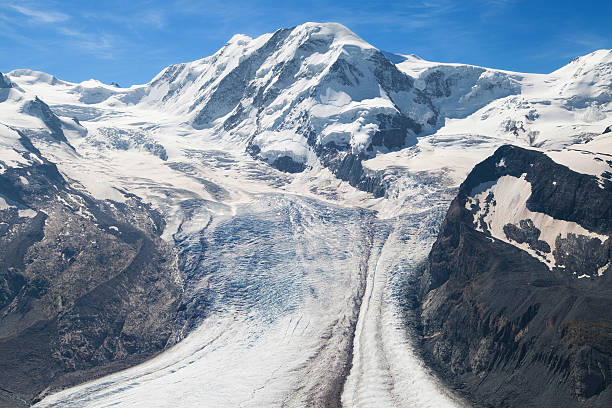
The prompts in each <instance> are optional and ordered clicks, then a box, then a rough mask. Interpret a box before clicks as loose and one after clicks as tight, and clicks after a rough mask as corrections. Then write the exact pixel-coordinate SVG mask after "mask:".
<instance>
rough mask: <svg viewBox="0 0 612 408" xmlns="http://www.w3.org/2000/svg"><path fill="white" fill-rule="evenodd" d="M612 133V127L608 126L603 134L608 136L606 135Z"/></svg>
mask: <svg viewBox="0 0 612 408" xmlns="http://www.w3.org/2000/svg"><path fill="white" fill-rule="evenodd" d="M610 132H612V126H608V127H607V128H605V129H604V131H603V132H602V134H606V133H610Z"/></svg>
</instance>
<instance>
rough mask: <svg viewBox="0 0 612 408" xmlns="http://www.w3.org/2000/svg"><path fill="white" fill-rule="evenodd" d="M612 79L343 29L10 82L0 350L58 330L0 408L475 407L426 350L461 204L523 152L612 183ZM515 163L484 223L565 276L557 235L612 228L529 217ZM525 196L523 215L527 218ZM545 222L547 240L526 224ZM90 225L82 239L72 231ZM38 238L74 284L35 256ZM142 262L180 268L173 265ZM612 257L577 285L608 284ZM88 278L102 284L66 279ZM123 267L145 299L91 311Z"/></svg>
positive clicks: (602, 184)
mask: <svg viewBox="0 0 612 408" xmlns="http://www.w3.org/2000/svg"><path fill="white" fill-rule="evenodd" d="M611 84H612V50H600V51H596V52H594V53H592V54H589V55H586V56H583V57H580V58H577V59H575V60H574V61H572V62H570V63H569V64H568V65H567V66H565V67H563V68H561V69H559V70H557V71H555V72H553V73H551V74H524V73H515V72H508V71H502V70H496V69H488V68H483V67H476V66H471V65H464V64H448V63H434V62H429V61H425V60H422V59H420V58H419V57H416V56H414V55H407V56H398V55H394V54H390V53H386V52H382V51H380V50H378V49H376V48H375V47H373V46H371V45H370V44H368V43H367V42H365V41H364V40H362V39H361V38H359V37H358V36H356V35H355V34H354V33H352V32H351V31H350V30H349V29H347V28H346V27H344V26H342V25H340V24H336V23H324V24H319V23H306V24H303V25H300V26H297V27H294V28H291V29H282V30H279V31H277V32H275V33H273V34H264V35H262V36H260V37H257V38H250V37H247V36H244V35H236V36H234V37H232V38H231V39H230V41H229V42H228V43H227V44H226V45H225V46H224V47H223V48H221V49H220V50H219V51H218V52H217V53H215V54H214V55H212V56H209V57H206V58H203V59H201V60H197V61H193V62H188V63H181V64H177V65H172V66H170V67H168V68H166V69H164V70H163V71H162V72H160V73H159V74H158V75H157V76H156V77H155V78H153V80H152V81H151V82H149V83H147V84H144V85H135V86H132V87H130V88H120V87H118V86H116V84H113V85H107V84H104V83H101V82H99V81H96V80H93V79H92V80H89V81H84V82H82V83H79V84H75V83H70V82H66V81H63V80H61V79H57V78H55V77H53V76H52V75H49V74H46V73H41V72H36V71H31V70H25V69H22V70H16V71H12V72H10V73H6V74H0V214H2V215H3V217H4V215H6V217H8V218H6V219H4V218H3V219H2V222H1V223H0V233H1V234H3V235H2V236H3V237H5V238H6V242H7V244H6V245H9V244H10V243H11V242H13V241H14V242H20V243H21V244H19V245H18V247H19V248H21V249H20V250H19V251H21V252H19V254H21V255H20V257H21V258H19V259H17V261H15V262H13V263H11V264H10V265H8V264H7V265H6V268H5V269H6V271H7V272H6V274H5V275H6V276H5V275H2V279H3V280H2V281H0V288H1V289H2V290H1V291H0V294H1V295H2V297H1V298H0V299H2V301H3V303H0V306H1V307H2V309H0V313H2V317H0V327H1V328H2V329H1V330H0V332H2V333H9V334H8V335H5V336H2V337H0V350H11V353H14V350H19V347H16V346H15V345H18V344H20V343H21V342H23V341H25V339H28V338H30V337H31V336H30V334H31V333H32V332H33V331H34V330H39V329H40V327H45V328H48V330H46V331H45V330H43V331H42V333H45V335H46V336H49V337H48V341H45V342H40V343H32V344H30V343H28V344H30V346H29V347H30V348H31V350H30V349H27V350H22V351H21V352H23V353H26V352H32V350H34V354H36V353H38V354H36V355H37V356H40V359H39V360H38V361H39V365H40V366H41V367H45V370H46V371H45V373H46V374H45V375H44V376H43V375H41V376H35V377H32V376H31V375H30V372H29V371H28V370H29V369H30V368H29V367H30V366H24V367H17V368H15V364H14V361H17V360H19V359H20V358H26V357H25V356H24V354H19V353H17V354H15V355H14V357H15V359H16V360H10V361H9V360H5V361H7V362H6V363H2V362H0V364H4V365H3V366H2V369H4V370H5V372H11V373H12V374H11V375H7V376H0V387H1V390H8V391H1V390H0V391H1V392H0V401H4V400H3V399H2V398H4V399H6V400H7V401H9V400H10V401H12V402H11V403H14V404H19V403H20V402H19V401H20V400H27V401H32V400H39V399H42V398H44V399H43V400H42V401H41V402H40V405H41V406H107V405H110V404H115V403H117V404H123V405H129V406H135V405H140V406H151V405H155V404H161V405H171V404H179V405H183V406H201V405H207V404H208V405H211V406H237V405H244V406H276V405H283V404H284V405H290V406H339V405H343V406H368V405H369V404H372V403H373V402H376V405H378V406H387V405H388V406H403V405H408V406H435V407H439V406H461V405H463V404H465V401H464V400H463V398H462V397H461V396H458V395H457V394H456V393H455V392H453V391H451V390H450V389H449V388H447V387H446V386H444V385H442V384H441V383H440V382H439V381H438V380H437V379H436V377H435V376H432V375H431V373H430V371H429V370H428V368H427V366H426V365H425V363H424V362H423V360H422V359H421V357H420V356H419V353H418V347H417V344H418V339H419V337H418V336H419V334H418V327H419V326H420V324H419V321H420V315H419V313H418V311H417V309H415V307H417V306H415V305H417V300H416V299H417V298H418V294H417V293H416V292H417V289H416V288H417V287H418V285H417V283H415V282H417V281H418V280H419V279H420V277H419V276H420V273H421V272H422V267H421V264H422V262H423V261H424V260H425V259H426V257H427V254H428V252H429V249H430V247H431V245H432V244H433V242H434V241H435V239H436V234H437V232H438V228H439V226H440V223H441V222H442V219H443V218H444V214H445V212H446V209H447V208H448V206H449V204H450V203H451V201H452V200H453V198H454V196H455V194H456V193H457V192H458V191H461V190H460V188H459V187H460V184H461V183H462V182H463V180H464V179H465V178H466V176H467V175H468V173H470V171H471V170H472V168H473V167H474V165H475V164H477V163H478V162H481V161H482V160H484V159H485V158H486V157H488V156H489V155H491V154H492V153H493V152H494V151H495V150H496V149H497V148H499V147H500V146H502V145H505V144H514V145H518V146H523V147H528V148H532V149H537V150H539V151H542V152H544V153H545V154H546V155H547V156H548V157H549V158H551V159H552V160H553V161H555V162H557V163H560V164H562V165H565V166H568V167H570V168H571V169H572V170H574V171H576V172H578V173H581V174H585V177H589V180H591V179H592V180H593V183H595V185H597V186H599V187H598V188H601V189H602V190H603V191H608V190H609V188H610V186H609V184H610V183H609V180H610V176H611V175H612V173H611V170H612V167H611V166H610V160H611V159H610V158H611V157H612V150H611V148H610V146H611V145H612V133H605V134H602V132H604V130H605V129H606V127H608V126H610V125H612V85H611ZM497 164H499V166H501V167H502V168H503V163H497ZM41 166H42V168H44V169H48V168H56V170H57V174H56V173H53V172H52V173H49V174H46V173H44V172H42V173H41V170H40V169H41ZM45 166H46V167H45ZM54 166H55V167H54ZM527 170H529V169H525V172H526V173H529V172H528V171H527ZM517 171H518V172H519V173H520V171H519V170H516V171H515V172H514V173H513V175H512V177H514V178H513V179H512V180H510V181H508V180H507V179H503V180H502V179H500V180H501V181H498V183H497V184H491V185H487V186H486V188H485V186H483V188H482V189H481V190H482V191H480V190H479V191H478V192H474V194H472V195H471V196H470V197H471V200H472V201H470V202H469V203H467V204H466V205H469V206H470V209H472V210H473V212H474V214H475V215H474V217H475V218H474V219H478V220H481V219H482V220H481V221H478V222H480V224H478V226H476V227H475V228H476V230H478V231H480V232H481V233H482V232H484V231H488V232H489V233H490V235H491V239H497V240H501V241H503V242H505V243H506V244H508V245H510V246H512V247H513V248H516V250H518V251H522V252H520V253H521V254H523V255H524V256H527V257H529V259H532V262H536V263H540V264H542V265H545V266H546V267H547V268H546V270H548V271H551V273H552V271H556V272H555V273H557V272H558V271H557V269H559V268H560V267H561V266H562V265H561V263H563V262H565V261H566V259H565V258H563V259H565V261H564V260H562V258H558V257H556V256H554V250H556V248H557V247H556V245H557V233H558V232H559V231H561V232H564V233H572V234H579V235H580V234H582V235H584V236H588V237H589V239H599V240H600V241H602V242H603V241H604V235H605V234H607V233H608V232H607V230H603V229H602V230H598V229H597V228H595V229H593V227H592V226H590V225H583V224H584V223H582V224H581V223H580V222H577V221H572V222H573V224H572V225H571V226H570V227H568V226H567V225H566V224H567V223H569V221H568V220H565V219H564V218H563V216H559V215H558V214H557V215H555V214H552V215H551V214H549V218H546V217H544V216H541V217H539V216H538V217H536V216H533V214H532V213H530V212H529V211H532V212H533V211H535V212H537V211H536V210H533V208H532V207H530V204H529V203H530V202H531V201H530V197H531V195H532V194H533V193H534V191H535V190H534V189H533V187H532V189H531V190H530V189H529V188H527V187H526V184H525V183H528V181H526V179H525V178H521V177H522V176H521V174H522V173H521V174H519V173H516V172H517ZM515 173H516V174H515ZM541 177H542V180H543V181H542V183H547V182H548V181H550V183H553V182H556V183H558V185H562V184H563V180H560V179H559V180H557V179H554V180H552V179H551V180H548V179H547V178H546V177H548V176H547V175H541ZM515 179H516V180H515ZM489 181H490V180H489ZM24 186H25V187H24ZM27 186H30V187H27ZM35 186H38V188H37V189H34V188H33V187H35ZM54 186H55V187H54ZM43 187H44V188H43ZM22 190H23V192H22V193H19V194H21V195H19V194H17V195H16V194H14V193H13V192H14V191H22ZM11 194H12V195H11ZM490 195H492V196H494V197H497V199H496V200H497V206H491V205H490V200H489V196H490ZM22 196H23V197H22ZM516 200H522V201H521V202H520V203H519V204H521V205H522V207H521V208H522V211H523V212H520V213H516V214H514V213H513V214H509V212H510V210H508V208H507V207H508V206H509V205H510V204H509V203H514V202H515V201H516ZM512 205H513V204H512ZM523 207H524V208H523ZM527 215H529V217H527ZM36 217H38V218H36ZM526 218H532V221H533V225H532V224H529V225H526V224H525V225H523V224H524V223H522V221H523V220H524V219H526ZM43 219H45V220H46V221H42V220H43ZM32 220H36V222H38V224H36V225H34V224H33V223H34V221H32ZM564 222H565V223H566V224H564ZM79 223H80V224H79ZM506 224H510V225H513V226H514V229H512V231H514V234H512V233H511V234H510V236H509V235H507V233H506V229H507V228H505V226H506ZM570 224H571V223H570ZM574 224H575V225H574ZM130 225H131V226H130ZM60 226H64V227H63V228H64V229H62V228H60ZM26 227H27V228H26ZM531 227H533V228H537V229H538V230H540V231H541V235H540V236H539V238H538V239H536V240H535V243H532V242H531V241H530V240H527V239H522V238H520V237H522V236H523V235H525V231H524V230H525V229H530V230H531V229H533V228H531ZM549 227H551V228H550V229H549ZM79 228H80V229H79ZM478 228H480V229H478ZM24 231H26V232H27V231H31V233H30V235H28V234H26V233H24ZM585 231H586V232H585ZM85 232H86V233H85ZM77 233H78V234H81V233H83V234H85V235H84V236H87V240H88V242H89V244H88V245H87V246H86V247H83V246H82V245H81V246H79V245H76V243H75V242H73V241H72V240H70V239H67V238H65V237H67V236H72V235H71V234H73V235H74V234H77ZM20 234H21V235H20ZM24 234H25V235H24ZM521 234H522V235H521ZM589 234H590V235H589ZM602 234H603V235H602ZM75 236H77V235H75ZM11 237H22V238H20V239H19V240H17V241H15V240H13V238H11ZM23 237H25V238H23ZM0 238H2V237H0ZM2 239H4V238H2ZM92 241H94V243H95V245H93V244H92ZM540 241H542V242H543V243H541V242H540ZM3 242H4V241H3ZM99 242H111V243H112V245H111V244H109V245H108V247H109V248H110V249H112V251H115V250H117V251H119V250H118V249H117V248H123V249H122V250H123V251H124V253H125V254H128V255H126V256H125V258H126V259H131V260H133V259H136V260H138V261H137V262H127V263H123V262H122V261H121V259H119V258H120V252H121V251H119V252H116V253H115V252H112V251H111V252H112V253H113V254H114V255H113V256H116V257H119V258H117V259H115V258H113V259H114V261H116V262H115V263H113V264H112V267H111V268H110V270H112V271H113V272H112V273H109V274H105V273H103V272H102V271H101V269H100V267H99V265H98V261H100V259H101V258H100V256H102V255H100V252H99V247H100V245H99V244H98V243H99ZM145 244H146V245H145ZM532 244H533V245H532ZM545 244H546V245H547V246H548V248H549V249H550V251H548V252H547V251H544V250H543V249H546V245H545ZM142 245H145V246H144V247H142ZM41 247H44V248H45V249H44V251H46V252H44V251H43V250H42V249H41ZM561 247H563V245H561V246H560V247H559V248H561ZM6 248H9V246H5V247H3V248H0V249H2V250H4V249H6ZM11 248H12V247H11ZM169 248H171V250H172V254H169V252H168V251H170V249H169ZM104 249H105V251H106V250H107V249H108V248H104ZM110 249H109V250H110ZM36 251H38V252H36ZM40 251H43V252H44V253H45V254H46V255H45V256H46V257H47V258H46V259H48V260H49V261H48V262H49V264H50V265H56V266H54V268H55V269H56V270H57V275H56V278H55V279H49V277H47V276H46V275H45V273H46V272H45V270H44V268H41V267H40V265H38V264H37V263H35V262H33V263H31V264H30V263H28V262H29V260H32V259H34V258H36V256H39V255H37V254H40V253H41V252H40ZM105 253H106V252H105ZM134 254H140V255H139V256H140V258H139V257H138V256H136V255H134ZM147 254H153V255H152V256H149V255H147ZM96 256H97V257H98V258H96ZM104 256H110V255H108V254H107V255H104ZM134 256H135V258H133V257H134ZM147 257H152V259H160V260H163V261H160V262H159V264H158V267H159V268H161V269H160V270H159V271H158V272H157V275H156V276H158V278H156V279H153V278H152V277H151V276H150V274H151V271H152V270H153V269H152V268H153V266H152V264H151V262H149V261H150V259H148V258H147ZM20 259H21V261H20ZM77 259H84V260H87V262H85V261H83V262H82V263H79V262H77V263H76V264H75V262H76V261H75V260H77ZM572 262H573V261H572ZM598 262H599V261H598ZM599 263H600V262H599ZM599 263H598V264H597V265H598V267H597V268H596V269H597V270H596V271H595V270H592V268H590V267H589V268H587V269H588V271H587V270H586V269H584V268H582V269H580V268H578V269H576V268H574V267H573V266H572V268H574V269H571V268H570V269H571V270H569V269H568V270H567V271H566V272H567V273H566V275H567V276H566V277H567V279H575V280H578V278H579V277H581V276H583V275H588V279H589V280H591V279H592V280H597V279H600V281H602V282H603V281H606V282H607V280H606V279H607V272H606V270H601V274H600V269H601V265H599ZM574 264H577V263H576V262H574V263H573V264H572V265H574ZM74 265H76V266H74ZM79 265H84V266H83V267H82V268H80V269H79ZM564 265H566V266H567V265H569V264H567V262H566V263H565V264H564ZM86 266H87V268H89V269H87V268H86ZM11 268H12V269H11ZM113 268H114V269H113ZM9 269H10V271H9ZM85 269H87V271H85ZM3 271H4V269H3V270H1V271H0V273H4V272H3ZM91 271H93V272H91ZM80 273H83V274H84V273H90V274H92V277H91V279H90V280H87V279H86V280H85V283H83V282H81V281H79V282H78V284H74V285H73V286H72V287H71V290H67V289H66V287H67V286H66V285H68V283H67V282H72V281H73V280H74V279H77V278H78V276H79V274H80ZM9 275H10V276H9ZM122 279H123V280H122ZM585 279H586V278H585V277H584V276H583V277H582V278H581V279H580V280H581V281H584V280H585ZM117 281H119V282H120V284H119V286H120V287H121V288H123V290H124V291H125V293H126V294H127V295H126V297H125V299H127V300H125V299H124V300H121V299H117V298H113V300H112V301H108V302H102V303H96V302H99V301H100V299H102V298H104V296H105V293H107V292H106V291H107V290H108V288H110V287H113V285H116V284H117ZM41 282H42V283H41ZM92 282H95V285H94V284H93V283H92ZM134 282H136V283H137V284H134V285H132V283H134ZM43 283H44V284H43ZM41 285H42V286H41ZM58 285H59V286H58ZM62 285H63V286H62ZM130 285H132V286H130ZM147 285H148V286H147ZM62 288H63V289H62ZM62 291H64V292H65V294H67V295H62ZM147 296H151V298H152V299H154V302H153V305H152V306H146V305H144V304H143V299H146V297H147ZM410 299H411V300H410ZM409 304H411V305H412V306H411V307H409ZM2 305H3V306H2ZM109 316H113V319H114V320H113V319H111V320H112V324H110V323H109V324H108V325H100V327H96V326H95V325H94V324H92V322H95V321H96V319H106V320H105V321H109V320H108V319H109ZM20 319H21V321H20V323H19V324H16V323H15V322H17V321H19V320H20ZM155 321H157V323H155ZM54 325H56V326H54ZM57 325H59V326H57ZM54 327H61V330H59V329H58V330H55V329H54ZM54 330H55V331H54ZM149 332H150V333H153V334H150V333H149ZM77 333H78V335H77ZM434 334H435V333H433V332H432V333H429V334H428V335H434ZM29 336H30V337H29ZM72 349H78V350H79V352H78V353H72V354H71V353H70V352H69V350H72ZM2 352H4V351H2ZM156 352H161V354H159V355H158V356H157V357H155V358H153V359H150V360H147V361H146V362H143V363H142V364H140V365H135V364H137V363H140V362H142V361H143V360H144V359H145V358H148V357H150V356H151V355H152V354H154V353H156ZM126 357H129V358H128V360H125V361H124V359H125V358H126ZM130 365H135V366H134V367H132V368H130V369H128V370H125V371H121V372H117V373H115V374H110V375H109V376H107V377H104V378H102V379H100V380H96V381H93V382H89V383H87V384H83V385H80V386H78V387H75V388H68V389H67V390H65V391H63V392H60V393H57V394H53V393H54V392H55V391H57V390H59V389H61V388H64V387H67V386H71V385H75V384H78V383H81V382H84V381H85V380H88V379H91V378H95V377H97V376H100V375H102V374H107V373H112V372H115V371H117V370H119V369H122V368H125V367H126V366H130ZM11 370H12V371H11ZM41 372H42V371H41ZM24 378H28V380H27V381H25V380H24ZM179 390H180V391H179ZM2 393H4V394H2ZM50 394H52V395H50ZM178 394H181V395H182V397H180V398H182V399H180V401H178V402H177V398H179V397H177V395H178ZM45 397H46V398H45Z"/></svg>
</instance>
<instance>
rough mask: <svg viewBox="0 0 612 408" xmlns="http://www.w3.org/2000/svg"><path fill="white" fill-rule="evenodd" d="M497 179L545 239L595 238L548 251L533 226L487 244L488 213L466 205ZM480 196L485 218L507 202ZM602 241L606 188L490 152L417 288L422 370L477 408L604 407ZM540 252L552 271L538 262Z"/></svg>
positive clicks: (551, 165)
mask: <svg viewBox="0 0 612 408" xmlns="http://www.w3.org/2000/svg"><path fill="white" fill-rule="evenodd" d="M504 177H506V179H508V178H514V180H525V181H527V182H528V183H529V184H530V186H531V193H530V196H529V199H528V200H527V204H526V206H527V210H528V211H531V212H532V214H536V216H534V217H533V219H535V220H537V219H538V218H537V217H540V218H542V217H544V216H543V215H537V214H545V215H547V216H550V217H551V218H546V219H547V220H551V219H552V221H549V223H550V225H549V226H548V228H555V225H556V224H555V223H567V224H563V225H574V224H570V223H577V224H579V225H580V226H581V227H584V229H586V230H587V231H593V232H595V233H597V234H599V235H598V236H599V237H601V238H593V236H586V235H580V234H571V233H568V234H567V235H566V236H565V235H562V234H561V233H559V235H558V236H557V239H556V242H552V244H551V243H549V242H546V241H544V240H542V236H541V234H544V231H545V229H544V228H538V227H537V226H536V225H535V224H534V220H532V219H525V220H521V221H520V222H518V223H516V224H515V223H508V224H506V225H505V226H504V227H503V231H504V232H505V234H506V235H505V236H503V235H501V236H496V235H495V234H496V232H495V231H496V228H497V231H498V230H499V226H495V225H494V222H495V221H494V220H493V221H491V218H490V217H489V216H488V215H487V214H488V213H487V211H488V210H487V209H486V208H483V204H482V203H480V204H479V206H476V207H475V206H473V205H471V204H470V203H472V202H474V197H475V196H476V195H477V194H478V193H480V192H482V191H484V193H483V195H484V194H486V193H487V190H486V189H487V188H490V186H491V185H494V184H495V183H497V184H498V185H499V184H500V180H501V179H502V178H504ZM553 180H557V181H558V182H556V183H553V182H552V181H553ZM489 191H492V190H489ZM488 194H489V196H488V198H489V199H488V200H487V201H488V204H487V205H490V206H495V205H499V203H498V202H496V200H497V201H498V200H500V199H501V198H504V199H509V197H515V196H516V194H517V193H516V192H514V193H512V194H514V195H512V194H510V195H506V196H504V195H503V194H502V191H500V190H496V191H495V194H493V193H491V192H489V193H488ZM517 211H518V209H517ZM507 217H508V218H510V217H511V215H510V214H507ZM483 224H484V225H485V226H487V227H488V228H482V226H483ZM502 234H503V233H502ZM610 235H612V186H611V185H610V183H607V184H606V185H605V186H602V185H600V184H599V182H598V180H597V178H596V177H593V176H588V175H584V174H580V173H576V172H573V171H571V170H569V169H568V168H567V167H565V166H562V165H559V164H557V163H555V162H553V161H552V160H551V159H550V158H548V157H547V156H546V155H545V154H543V153H539V152H535V151H530V150H525V149H522V148H518V147H513V146H504V147H501V148H500V149H498V150H497V151H496V152H495V154H494V155H493V156H491V157H489V158H488V159H487V160H485V161H484V162H482V163H480V164H479V165H477V166H476V167H475V168H474V170H473V171H472V172H471V174H470V175H469V176H468V178H467V179H466V180H465V182H464V183H463V184H462V185H461V187H460V191H459V193H458V195H457V197H456V198H455V200H454V201H453V202H452V204H451V207H450V209H449V211H448V213H447V216H446V219H445V221H444V223H443V225H442V228H441V231H440V233H439V236H438V239H437V241H436V243H435V244H434V246H433V248H432V250H431V253H430V255H429V259H428V263H427V266H426V268H425V272H424V274H423V276H422V304H421V306H422V323H423V335H424V336H423V350H424V354H425V356H426V358H427V359H428V361H430V362H432V363H433V365H434V366H435V367H437V368H438V370H439V372H440V374H441V375H442V377H444V378H446V379H447V380H449V381H451V382H452V383H454V384H455V385H456V386H457V387H458V388H460V389H461V390H462V391H463V392H464V393H465V394H466V395H467V396H468V397H470V399H472V400H473V401H474V402H476V405H479V406H495V407H527V406H529V407H531V406H533V407H536V406H559V407H581V406H584V407H587V406H588V407H608V406H610V405H611V404H612V387H611V384H612V316H611V315H610V313H609V312H610V310H612V278H611V275H612V268H610V259H612V256H611V254H612V251H611V246H610V242H612V239H610ZM606 236H607V237H608V238H607V239H605V238H604V237H606ZM602 240H603V241H604V242H602ZM551 250H552V252H553V253H554V254H555V257H554V259H555V265H549V264H547V263H546V261H545V259H546V258H545V257H546V256H550V255H548V253H550V252H551ZM567 258H573V259H575V260H576V259H579V260H580V261H577V262H573V261H568V259H567ZM587 260H588V262H587ZM589 262H590V263H594V264H596V266H598V268H597V270H598V273H594V271H593V268H594V266H592V265H590V264H589ZM600 265H603V266H600ZM587 275H588V276H587ZM583 277H586V278H583ZM581 278H582V279H581Z"/></svg>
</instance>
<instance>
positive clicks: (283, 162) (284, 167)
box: [272, 156, 304, 173]
mask: <svg viewBox="0 0 612 408" xmlns="http://www.w3.org/2000/svg"><path fill="white" fill-rule="evenodd" d="M272 167H274V168H276V169H278V170H280V171H284V172H287V173H299V172H302V171H304V163H299V162H296V161H295V160H293V159H292V158H291V157H289V156H281V157H278V158H277V159H276V160H274V162H273V163H272Z"/></svg>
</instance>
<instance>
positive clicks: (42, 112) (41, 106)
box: [23, 97, 72, 147]
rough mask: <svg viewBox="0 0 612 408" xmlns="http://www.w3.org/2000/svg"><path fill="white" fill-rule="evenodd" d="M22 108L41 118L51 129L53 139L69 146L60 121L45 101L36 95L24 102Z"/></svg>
mask: <svg viewBox="0 0 612 408" xmlns="http://www.w3.org/2000/svg"><path fill="white" fill-rule="evenodd" d="M23 110H24V112H25V113H27V114H29V115H32V116H36V117H37V118H39V119H41V120H42V121H43V122H44V124H45V125H46V126H47V128H49V130H50V131H51V135H52V137H53V139H55V140H56V141H58V142H64V143H66V144H67V145H68V146H70V143H69V142H68V139H66V136H65V135H64V130H63V129H62V124H61V121H60V120H59V118H58V117H57V116H56V115H55V113H53V111H52V110H51V109H50V108H49V106H48V105H47V104H46V103H44V102H43V101H42V100H40V99H38V97H36V98H35V99H34V100H33V101H29V102H28V103H26V104H25V105H24V107H23ZM70 147H72V146H70Z"/></svg>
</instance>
